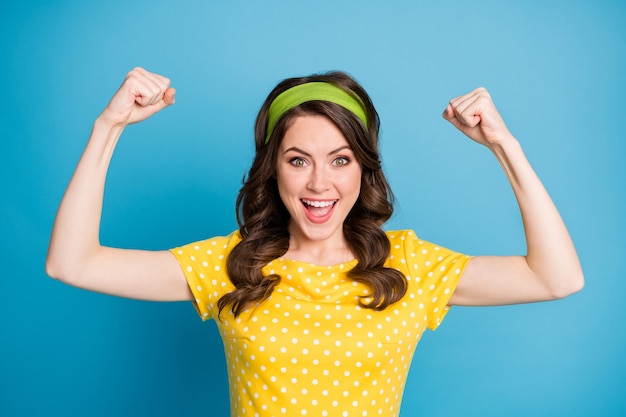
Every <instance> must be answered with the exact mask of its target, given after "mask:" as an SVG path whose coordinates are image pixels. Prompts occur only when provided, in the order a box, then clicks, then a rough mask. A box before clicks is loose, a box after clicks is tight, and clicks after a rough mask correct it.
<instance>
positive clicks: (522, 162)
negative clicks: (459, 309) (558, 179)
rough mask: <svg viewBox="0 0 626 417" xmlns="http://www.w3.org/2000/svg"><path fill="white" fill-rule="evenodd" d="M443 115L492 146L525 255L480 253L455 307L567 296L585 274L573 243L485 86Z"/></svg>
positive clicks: (465, 277) (455, 299)
mask: <svg viewBox="0 0 626 417" xmlns="http://www.w3.org/2000/svg"><path fill="white" fill-rule="evenodd" d="M443 117H444V118H445V119H446V120H448V121H449V122H450V123H452V124H453V125H454V126H455V127H456V128H458V129H459V130H460V131H461V132H463V133H464V134H465V135H466V136H468V137H469V138H471V139H473V140H474V141H476V142H478V143H480V144H482V145H484V146H486V147H487V148H489V149H490V150H491V151H492V152H493V154H494V155H495V157H496V158H497V159H498V161H499V162H500V164H501V165H502V167H503V169H504V172H505V174H506V176H507V178H508V180H509V182H510V183H511V186H512V188H513V192H514V193H515V197H516V199H517V202H518V204H519V208H520V212H521V216H522V221H523V224H524V233H525V236H526V245H527V253H526V256H477V257H475V258H474V259H472V260H471V261H470V262H469V264H468V265H467V267H466V269H465V271H464V273H463V277H462V278H461V281H460V283H459V286H458V288H457V290H456V292H455V294H454V295H453V297H452V299H451V301H450V304H452V305H502V304H516V303H526V302H534V301H546V300H553V299H558V298H563V297H566V296H568V295H570V294H572V293H574V292H577V291H579V290H580V289H582V287H583V285H584V278H583V273H582V269H581V267H580V263H579V260H578V256H577V254H576V250H575V249H574V244H573V243H572V240H571V239H570V236H569V233H568V232H567V229H566V227H565V224H564V223H563V220H562V219H561V216H560V215H559V213H558V211H557V209H556V207H555V205H554V203H553V202H552V199H551V198H550V196H549V195H548V192H547V191H546V189H545V188H544V186H543V184H542V183H541V181H540V179H539V177H538V176H537V174H536V173H535V171H534V170H533V168H532V167H531V165H530V163H529V162H528V160H527V159H526V156H525V155H524V152H523V151H522V148H521V146H520V144H519V142H518V141H517V140H516V139H515V138H514V137H513V135H512V134H511V133H510V132H509V130H508V129H507V127H506V125H505V123H504V121H503V120H502V118H501V117H500V114H499V113H498V111H497V110H496V108H495V106H494V104H493V101H492V99H491V96H490V95H489V93H488V92H487V90H485V89H484V88H479V89H476V90H474V91H472V92H471V93H469V94H466V95H463V96H460V97H457V98H455V99H453V100H451V101H450V103H449V104H448V106H447V108H446V110H445V111H444V113H443Z"/></svg>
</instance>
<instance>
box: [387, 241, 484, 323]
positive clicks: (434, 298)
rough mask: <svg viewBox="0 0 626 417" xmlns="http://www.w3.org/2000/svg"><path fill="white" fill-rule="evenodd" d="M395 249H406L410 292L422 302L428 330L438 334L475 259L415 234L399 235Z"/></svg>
mask: <svg viewBox="0 0 626 417" xmlns="http://www.w3.org/2000/svg"><path fill="white" fill-rule="evenodd" d="M394 236H395V238H394V240H396V242H393V241H392V248H395V249H396V250H399V249H400V248H403V252H404V253H403V254H401V255H400V256H402V257H403V259H404V262H403V263H405V265H404V268H405V270H406V271H407V278H408V280H409V291H412V292H413V293H414V296H415V297H416V298H417V299H419V300H420V301H419V307H420V309H423V311H424V313H425V316H426V317H425V318H426V323H427V327H428V328H429V329H431V330H435V329H436V328H437V327H439V325H440V324H441V322H442V321H443V319H444V317H445V316H446V314H447V312H448V310H449V309H450V307H449V305H448V303H449V302H450V298H451V297H452V294H453V293H454V291H455V290H456V287H457V285H458V283H459V281H460V279H461V276H462V274H463V270H464V269H465V267H466V265H467V263H468V262H469V260H470V259H471V258H472V257H471V256H468V255H464V254H462V253H458V252H455V251H452V250H450V249H446V248H444V247H442V246H438V245H436V244H433V243H430V242H427V241H425V240H422V239H420V238H418V236H417V235H416V234H415V232H413V231H412V230H406V231H402V232H396V234H395V235H394Z"/></svg>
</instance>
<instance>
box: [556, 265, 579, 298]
mask: <svg viewBox="0 0 626 417" xmlns="http://www.w3.org/2000/svg"><path fill="white" fill-rule="evenodd" d="M584 287H585V277H584V275H583V274H582V272H581V273H578V274H574V275H572V276H569V277H568V279H567V280H566V281H565V282H563V283H562V285H560V286H558V288H554V289H553V291H552V298H553V299H555V300H559V299H562V298H566V297H569V296H570V295H573V294H576V293H577V292H579V291H581V290H582V289H583V288H584Z"/></svg>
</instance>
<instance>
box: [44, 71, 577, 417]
mask: <svg viewBox="0 0 626 417" xmlns="http://www.w3.org/2000/svg"><path fill="white" fill-rule="evenodd" d="M174 95H175V91H174V89H173V88H171V87H170V82H169V80H168V79H166V78H164V77H162V76H160V75H157V74H153V73H150V72H148V71H145V70H143V69H141V68H136V69H134V70H133V71H131V72H130V73H129V74H128V75H127V77H126V79H125V81H124V83H123V84H122V86H121V87H120V89H119V90H118V92H117V93H116V94H115V95H114V96H113V98H112V100H111V102H110V103H109V105H108V106H107V107H106V108H105V110H104V111H103V113H102V114H101V115H100V116H99V117H98V119H97V120H96V122H95V124H94V127H93V131H92V133H91V137H90V139H89V142H88V144H87V147H86V149H85V152H84V154H83V156H82V157H81V160H80V162H79V164H78V166H77V168H76V172H75V174H74V176H73V178H72V180H71V181H70V184H69V186H68V189H67V191H66V194H65V196H64V197H63V200H62V202H61V205H60V207H59V212H58V214H57V218H56V221H55V224H54V228H53V232H52V238H51V242H50V248H49V252H48V259H47V264H46V268H47V272H48V274H49V275H50V276H52V277H55V278H58V279H60V280H62V281H64V282H67V283H69V284H72V285H75V286H79V287H82V288H86V289H90V290H94V291H99V292H104V293H108V294H113V295H118V296H123V297H132V298H139V299H147V300H192V301H193V302H194V305H195V307H196V309H197V310H198V312H199V314H200V315H201V317H202V318H203V319H208V318H214V319H216V322H217V324H218V328H219V331H220V333H221V335H222V338H223V341H224V347H225V353H226V356H227V364H228V376H229V384H230V393H231V414H232V415H237V416H255V415H263V416H265V415H267V416H275V415H289V416H293V415H321V416H335V415H359V416H364V415H385V416H389V415H397V414H398V412H399V410H400V403H401V399H402V393H403V388H404V384H405V381H406V376H407V373H408V369H409V364H410V361H411V357H412V355H413V352H414V351H415V346H416V344H417V342H418V341H419V339H420V337H421V335H422V333H423V331H424V330H425V328H426V327H429V328H431V329H435V328H436V327H437V326H438V325H439V323H440V322H441V320H442V319H443V317H444V316H445V314H446V312H447V310H448V308H449V306H451V305H499V304H512V303H525V302H533V301H542V300H551V299H557V298H562V297H565V296H567V295H569V294H571V293H574V292H576V291H578V290H580V289H581V288H582V286H583V275H582V271H581V268H580V264H579V261H578V258H577V255H576V252H575V249H574V246H573V244H572V242H571V240H570V237H569V235H568V232H567V230H566V228H565V225H564V224H563V221H562V220H561V218H560V216H559V214H558V212H557V210H556V208H555V207H554V204H553V203H552V201H551V199H550V197H549V195H548V194H547V192H546V191H545V189H544V188H543V186H542V184H541V182H540V180H539V179H538V177H537V176H536V175H535V173H534V171H533V170H532V168H531V167H530V165H529V163H528V161H527V160H526V158H525V156H524V154H523V152H522V149H521V147H520V145H519V143H518V142H517V140H516V139H515V138H514V137H513V136H512V135H511V134H510V132H509V131H508V130H507V128H506V126H505V124H504V122H503V121H502V119H501V117H500V115H499V114H498V112H497V110H496V108H495V106H494V105H493V103H492V101H491V98H490V96H489V94H488V93H487V91H486V90H484V89H482V88H479V89H477V90H475V91H472V92H471V93H469V94H466V95H463V96H460V97H457V98H455V99H453V100H451V101H450V103H449V104H448V106H447V108H446V109H445V111H444V113H443V117H444V118H445V119H447V120H448V121H449V122H450V123H452V124H453V125H454V126H455V127H457V128H458V129H459V130H460V131H461V132H463V133H464V134H465V135H467V136H468V137H470V138H471V139H473V140H474V141H476V142H478V143H480V144H482V145H485V146H487V147H488V148H489V149H490V150H491V151H492V152H493V154H494V155H495V156H496V158H498V160H499V161H500V163H501V164H502V166H503V168H504V171H505V173H506V175H507V177H508V179H509V181H510V183H511V186H512V187H513V191H514V192H515V195H516V197H517V200H518V203H519V206H520V210H521V214H522V219H523V223H524V230H525V234H526V240H527V249H528V252H527V255H526V256H510V257H488V256H476V257H469V256H466V255H463V254H459V253H455V252H453V251H450V250H447V249H445V248H442V247H438V246H436V245H433V244H431V243H428V242H424V241H422V240H420V239H419V238H417V237H416V236H415V234H414V233H413V232H412V231H410V230H401V231H388V232H383V230H382V229H381V226H382V224H383V223H384V222H385V221H386V220H387V219H388V218H389V217H390V216H391V213H392V210H393V206H392V200H393V197H392V194H391V191H390V189H389V187H388V185H387V182H386V180H385V177H384V175H383V173H382V171H381V168H380V166H381V164H380V159H379V153H378V129H379V122H378V116H377V114H376V111H375V109H374V107H373V105H372V103H371V100H370V99H369V97H368V95H367V93H366V92H365V91H364V90H363V88H362V87H361V86H360V85H358V84H357V83H356V82H355V81H354V80H353V79H352V78H350V77H349V76H347V75H345V74H343V73H329V74H325V75H317V76H311V77H304V78H295V79H288V80H285V81H283V82H282V83H280V84H279V85H278V86H277V87H276V88H275V89H274V90H273V91H272V92H271V93H270V95H269V96H268V98H267V100H266V101H265V103H264V104H263V106H262V108H261V110H260V112H259V115H258V117H257V121H256V127H255V140H256V156H255V160H254V162H253V164H252V167H251V169H250V172H249V175H248V177H247V179H246V182H245V184H244V186H243V188H242V189H241V191H240V194H239V197H238V199H237V218H238V221H239V225H240V229H239V230H238V231H236V232H234V233H232V234H231V235H229V236H225V237H216V238H212V239H208V240H205V241H202V242H195V243H192V244H189V245H186V246H183V247H181V248H176V249H172V250H170V251H156V252H150V251H138V250H126V249H116V248H108V247H103V246H101V245H100V243H99V240H98V235H99V227H100V213H101V209H102V198H103V190H104V183H105V177H106V171H107V168H108V165H109V161H110V158H111V155H112V153H113V150H114V148H115V145H116V143H117V140H118V139H119V137H120V135H121V133H122V131H123V129H124V127H125V126H127V125H128V124H131V123H136V122H140V121H142V120H144V119H146V118H148V117H150V116H151V115H152V114H154V113H156V112H158V111H160V110H162V109H163V108H165V107H167V106H169V105H171V104H173V103H174Z"/></svg>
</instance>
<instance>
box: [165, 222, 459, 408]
mask: <svg viewBox="0 0 626 417" xmlns="http://www.w3.org/2000/svg"><path fill="white" fill-rule="evenodd" d="M387 235H388V237H389V240H390V242H391V253H390V256H389V259H388V261H387V263H386V266H388V267H392V268H396V269H398V270H400V271H401V272H402V273H403V274H404V275H405V276H406V279H407V281H408V291H407V294H406V295H405V297H404V298H403V299H402V300H400V301H399V302H397V303H395V304H393V305H391V306H389V307H388V308H386V309H385V310H384V311H381V312H377V311H374V310H371V309H366V308H362V307H360V306H359V304H358V299H359V297H360V296H367V295H368V294H369V293H370V290H369V288H368V287H367V286H365V285H363V284H359V283H356V282H353V281H352V280H350V279H349V278H348V277H347V275H346V272H347V271H349V270H350V269H351V268H352V267H353V266H354V265H355V264H356V261H352V262H348V263H344V264H340V265H333V266H317V265H311V264H307V263H303V262H298V261H292V260H286V259H277V260H274V261H273V262H271V263H269V264H268V265H267V266H266V267H265V269H264V271H263V272H264V273H266V274H270V273H277V274H279V275H281V277H282V279H281V282H280V284H279V285H278V287H277V288H276V289H275V290H274V293H273V294H272V296H271V297H270V298H269V299H268V300H266V301H264V302H263V303H261V304H259V305H258V306H256V307H255V308H250V309H248V310H246V311H245V312H244V313H243V314H241V316H239V317H238V318H236V319H235V318H234V317H233V316H232V315H231V314H229V313H228V312H226V311H224V312H223V313H222V320H217V321H216V322H217V325H218V328H219V331H220V333H221V336H222V340H223V341H224V351H225V353H226V360H227V367H228V379H229V384H230V402H231V415H233V416H245V417H247V416H251V417H252V416H397V415H398V413H399V411H400V403H401V400H402V393H403V390H404V385H405V382H406V377H407V374H408V370H409V366H410V363H411V359H412V357H413V353H414V352H415V347H416V345H417V343H418V341H419V339H420V338H421V335H422V333H423V332H424V331H425V329H426V328H427V327H428V328H430V329H435V328H436V327H437V326H438V325H439V324H440V323H441V320H442V319H443V317H444V316H445V314H446V312H447V311H448V306H447V302H448V300H449V299H450V297H451V295H452V293H453V292H454V289H455V288H456V285H457V283H458V281H459V279H460V277H461V273H462V270H463V268H464V267H465V265H466V264H467V261H468V260H469V259H470V257H468V256H465V255H461V254H458V253H455V252H451V251H449V250H447V249H444V248H441V247H437V246H435V245H433V244H431V243H428V242H424V241H421V240H419V239H418V238H417V236H415V234H414V233H413V232H412V231H410V230H406V231H393V232H387ZM239 240H240V238H239V235H238V233H233V234H232V235H230V236H228V237H219V238H213V239H208V240H205V241H202V242H197V243H192V244H190V245H186V246H183V247H181V248H176V249H172V253H174V255H175V256H176V257H177V259H178V260H179V262H180V264H181V266H182V268H183V271H184V272H185V275H186V277H187V280H188V282H189V287H190V288H191V290H192V292H193V294H194V297H195V306H196V309H197V310H198V313H199V314H200V316H201V317H202V318H203V319H205V320H206V319H208V318H216V317H217V300H218V299H219V297H221V296H222V295H223V294H225V293H227V292H229V291H232V289H233V286H232V284H231V283H230V281H229V280H228V278H227V276H226V273H225V260H226V257H227V254H228V253H229V252H230V250H231V249H232V248H233V247H234V246H235V245H236V244H237V243H238V242H239Z"/></svg>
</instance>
